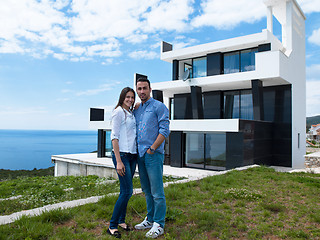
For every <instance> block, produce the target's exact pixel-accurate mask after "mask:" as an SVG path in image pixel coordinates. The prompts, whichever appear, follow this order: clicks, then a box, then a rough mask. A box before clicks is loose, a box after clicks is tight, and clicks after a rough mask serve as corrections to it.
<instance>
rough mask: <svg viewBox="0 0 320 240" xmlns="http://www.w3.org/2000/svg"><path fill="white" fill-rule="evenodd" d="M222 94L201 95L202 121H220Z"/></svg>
mask: <svg viewBox="0 0 320 240" xmlns="http://www.w3.org/2000/svg"><path fill="white" fill-rule="evenodd" d="M221 95H222V92H205V93H203V100H202V102H203V117H204V119H220V118H221V112H222V111H221V108H222V104H221V102H222V99H221Z"/></svg>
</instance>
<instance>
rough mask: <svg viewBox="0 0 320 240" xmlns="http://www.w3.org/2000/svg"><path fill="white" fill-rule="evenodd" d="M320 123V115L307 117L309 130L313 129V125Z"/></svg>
mask: <svg viewBox="0 0 320 240" xmlns="http://www.w3.org/2000/svg"><path fill="white" fill-rule="evenodd" d="M318 123H320V115H318V116H313V117H307V130H309V128H310V127H311V125H314V124H318Z"/></svg>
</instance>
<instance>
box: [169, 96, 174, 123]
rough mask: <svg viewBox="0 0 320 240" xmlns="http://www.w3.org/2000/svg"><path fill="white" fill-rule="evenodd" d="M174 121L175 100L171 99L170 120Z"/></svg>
mask: <svg viewBox="0 0 320 240" xmlns="http://www.w3.org/2000/svg"><path fill="white" fill-rule="evenodd" d="M173 119H174V99H173V98H170V120H173Z"/></svg>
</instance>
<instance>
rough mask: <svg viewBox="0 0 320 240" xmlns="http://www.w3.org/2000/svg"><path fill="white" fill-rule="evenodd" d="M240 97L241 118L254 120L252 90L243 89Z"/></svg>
mask: <svg viewBox="0 0 320 240" xmlns="http://www.w3.org/2000/svg"><path fill="white" fill-rule="evenodd" d="M240 99H241V102H240V118H241V119H246V120H253V103H252V91H251V90H242V91H241V95H240Z"/></svg>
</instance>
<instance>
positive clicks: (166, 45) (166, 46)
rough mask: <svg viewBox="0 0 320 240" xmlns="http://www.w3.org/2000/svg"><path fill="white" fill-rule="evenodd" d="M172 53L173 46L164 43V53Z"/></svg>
mask: <svg viewBox="0 0 320 240" xmlns="http://www.w3.org/2000/svg"><path fill="white" fill-rule="evenodd" d="M170 51H172V44H170V43H167V42H165V41H162V52H170Z"/></svg>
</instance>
